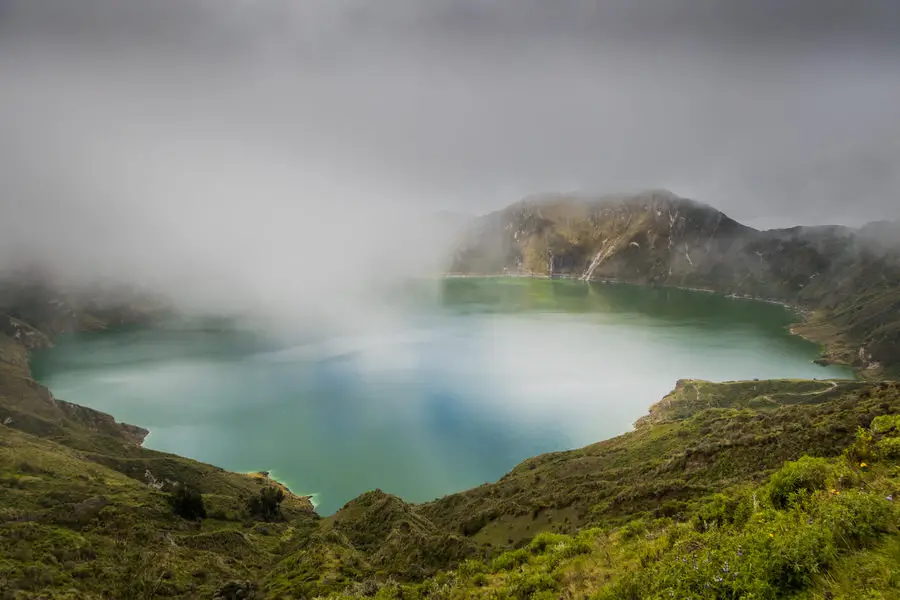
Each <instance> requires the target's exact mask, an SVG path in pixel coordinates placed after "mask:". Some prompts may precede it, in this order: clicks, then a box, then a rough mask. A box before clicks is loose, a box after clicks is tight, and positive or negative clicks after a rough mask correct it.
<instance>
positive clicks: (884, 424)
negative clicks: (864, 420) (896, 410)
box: [872, 415, 900, 435]
mask: <svg viewBox="0 0 900 600" xmlns="http://www.w3.org/2000/svg"><path fill="white" fill-rule="evenodd" d="M891 431H893V432H895V433H898V434H900V415H881V416H880V417H875V418H874V419H873V420H872V432H873V433H877V434H879V435H883V434H885V433H889V432H891Z"/></svg>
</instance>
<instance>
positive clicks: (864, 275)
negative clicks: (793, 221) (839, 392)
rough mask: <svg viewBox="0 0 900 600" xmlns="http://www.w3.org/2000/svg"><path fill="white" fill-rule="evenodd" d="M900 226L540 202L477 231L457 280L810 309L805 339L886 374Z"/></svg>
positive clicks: (621, 199)
mask: <svg viewBox="0 0 900 600" xmlns="http://www.w3.org/2000/svg"><path fill="white" fill-rule="evenodd" d="M894 231H900V227H898V226H897V224H896V223H877V224H871V225H869V226H867V227H864V228H862V229H860V230H854V229H851V228H847V227H841V226H833V227H794V228H790V229H776V230H769V231H758V230H756V229H753V228H751V227H747V226H744V225H742V224H740V223H738V222H736V221H734V220H733V219H731V218H729V217H728V216H727V215H725V214H723V213H721V212H719V211H718V210H716V209H714V208H712V207H710V206H707V205H705V204H700V203H698V202H694V201H692V200H687V199H684V198H679V197H678V196H676V195H674V194H672V193H670V192H665V191H653V192H646V193H642V194H636V195H623V196H604V197H599V198H584V197H575V196H567V195H556V196H549V195H548V196H537V197H531V198H528V199H526V200H523V201H522V202H519V203H516V204H513V205H512V206H509V207H507V208H505V209H503V210H501V211H498V212H496V213H492V214H489V215H486V216H484V217H482V218H481V219H479V220H477V221H476V222H475V223H473V224H472V225H471V226H470V228H469V229H468V231H467V232H466V233H465V234H464V235H463V236H462V239H461V241H460V243H459V244H458V245H457V247H456V249H455V252H454V255H453V259H452V261H451V265H450V269H449V270H450V271H451V272H453V273H462V274H519V275H541V276H566V277H575V278H579V279H583V280H585V281H597V280H614V281H620V282H630V283H637V284H643V285H664V286H679V287H688V288H703V289H710V290H715V291H719V292H722V293H726V294H737V295H742V296H751V297H758V298H765V299H774V300H779V301H783V302H786V303H790V304H794V305H798V306H800V307H803V308H805V309H808V310H810V311H814V314H813V315H811V319H810V322H809V323H808V325H807V326H806V327H804V328H799V329H798V330H799V331H800V332H802V333H804V334H805V335H807V336H809V337H811V338H813V339H816V340H817V341H820V342H823V343H827V344H828V345H829V357H830V358H831V359H833V360H840V361H842V362H846V363H849V364H852V365H854V366H857V367H860V368H862V369H864V370H867V371H868V372H869V373H870V374H877V373H880V372H881V371H882V369H883V368H887V369H888V371H891V372H893V371H896V370H897V368H898V367H900V239H898V238H895V237H894V236H893V232H894Z"/></svg>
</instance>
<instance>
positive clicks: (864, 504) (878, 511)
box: [816, 490, 896, 549]
mask: <svg viewBox="0 0 900 600" xmlns="http://www.w3.org/2000/svg"><path fill="white" fill-rule="evenodd" d="M816 516H817V517H819V518H820V519H821V520H822V523H823V525H824V526H825V527H826V528H827V529H829V530H830V531H831V532H832V534H833V535H834V539H835V542H836V543H837V544H839V545H841V546H843V547H846V548H850V549H855V548H860V547H863V546H867V545H870V544H871V543H872V542H874V541H876V540H877V539H878V537H879V536H880V535H881V534H883V533H887V532H889V531H895V530H896V527H895V524H894V515H893V511H892V507H891V504H890V502H888V501H887V500H885V499H884V498H881V497H880V496H876V495H874V494H867V493H863V492H859V491H856V490H848V491H846V492H844V493H842V494H839V495H835V496H833V497H831V498H828V499H827V500H825V501H823V502H821V503H819V504H818V505H817V511H816Z"/></svg>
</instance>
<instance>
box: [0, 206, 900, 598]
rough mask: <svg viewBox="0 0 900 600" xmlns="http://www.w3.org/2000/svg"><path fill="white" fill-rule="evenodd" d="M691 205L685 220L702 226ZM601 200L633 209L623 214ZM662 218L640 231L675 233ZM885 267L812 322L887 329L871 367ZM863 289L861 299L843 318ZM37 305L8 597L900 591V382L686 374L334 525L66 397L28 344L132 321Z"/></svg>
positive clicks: (5, 499) (6, 331) (14, 474)
mask: <svg viewBox="0 0 900 600" xmlns="http://www.w3.org/2000/svg"><path fill="white" fill-rule="evenodd" d="M689 208H690V210H688V211H687V213H685V214H687V220H688V222H691V223H701V224H708V223H707V221H706V220H705V219H707V218H708V216H709V215H708V213H707V212H706V210H705V209H703V208H702V207H698V206H697V205H691V206H690V207H689ZM698 211H699V212H698ZM654 214H655V213H654ZM662 214H664V213H663V212H660V215H662ZM666 214H667V213H666ZM606 216H607V217H610V216H611V218H613V221H615V219H619V221H621V222H627V223H629V225H628V227H629V228H630V227H632V225H634V226H635V227H637V226H638V225H636V224H635V223H637V222H636V221H634V220H629V218H628V211H625V212H621V213H615V211H613V213H610V214H608V215H606ZM559 218H561V217H560V215H556V216H554V213H553V211H550V210H547V211H544V213H543V214H542V215H534V214H530V215H529V216H528V219H530V220H528V223H529V227H532V226H533V227H538V228H539V227H545V226H546V224H542V223H543V221H541V219H545V220H549V221H550V222H552V223H558V222H561V221H559ZM585 218H586V219H588V221H589V222H591V223H594V224H595V225H596V227H597V228H599V227H600V225H599V224H598V223H599V221H597V215H596V214H587V216H586V217H585ZM667 218H668V216H667ZM554 219H556V220H554ZM591 219H594V220H593V221H591ZM616 222H618V221H616ZM644 224H646V222H644ZM704 226H705V225H704ZM718 226H719V227H722V228H724V230H730V231H731V232H732V233H733V234H735V235H737V234H742V233H746V228H742V227H741V226H739V225H738V224H735V223H733V222H728V221H721V222H720V223H718ZM626 229H627V228H626ZM700 229H701V231H702V230H703V229H702V228H700ZM627 230H628V231H632V230H631V229H627ZM592 231H600V229H596V230H590V231H589V230H586V229H584V230H583V229H581V226H580V225H578V223H577V222H575V221H572V222H570V223H569V224H568V225H567V229H566V230H564V231H562V232H560V236H561V237H560V236H550V235H549V234H548V236H547V237H546V238H545V239H546V240H547V241H548V245H546V246H541V245H535V248H536V249H537V253H536V254H535V255H534V256H535V257H536V258H534V260H538V258H540V259H541V260H543V256H544V253H545V252H547V253H551V254H552V255H553V257H554V258H553V259H552V263H553V268H554V269H557V268H559V269H562V270H565V269H574V268H575V265H577V264H580V263H578V262H577V260H576V254H567V253H566V252H565V248H564V244H566V243H569V244H589V243H593V242H591V240H594V241H596V240H595V239H594V238H593V237H591V235H593V233H592ZM634 231H635V232H638V230H637V229H635V230H634ZM640 231H643V230H640ZM679 231H681V230H679ZM826 233H827V232H826ZM826 233H822V232H819V233H817V234H816V235H820V234H821V236H822V237H818V238H816V239H817V240H818V241H819V242H822V243H823V244H825V242H829V240H831V238H829V237H828V235H830V234H827V235H826ZM588 234H591V235H588ZM651 234H652V235H651ZM635 235H636V234H635ZM641 235H644V234H643V233H642V234H641ZM655 235H656V234H654V230H649V231H648V232H647V235H646V236H644V237H642V238H641V240H640V242H639V245H640V246H641V247H642V248H643V247H644V244H646V245H648V246H650V247H657V248H661V247H663V246H665V245H666V244H667V240H666V238H664V237H654V236H655ZM679 235H680V234H679ZM705 235H708V232H707V234H705ZM779 235H780V236H781V237H778V239H779V240H780V241H779V243H780V244H781V246H779V248H781V250H779V251H784V252H788V251H794V250H791V249H792V248H793V249H796V247H800V248H801V249H803V248H806V250H804V252H806V251H810V249H809V247H808V246H804V244H808V242H809V239H810V238H808V237H805V238H803V239H801V240H799V241H798V240H797V239H795V238H794V237H792V234H787V233H782V234H779ZM804 240H805V241H804ZM632 241H634V240H632ZM832 241H833V240H832ZM817 243H818V242H817ZM829 243H830V242H829ZM616 244H617V245H616V248H617V250H616V251H617V252H620V251H626V252H629V253H631V254H629V255H628V256H629V257H632V258H634V257H639V255H637V254H634V252H636V250H628V249H627V248H635V246H633V245H632V244H631V242H630V241H629V240H628V239H623V240H618V241H617V242H616ZM623 244H624V245H623ZM798 244H799V246H797V245H798ZM826 245H827V244H826ZM712 246H715V244H712ZM623 249H624V250H623ZM721 249H722V248H720V250H721ZM863 255H865V253H863V254H861V255H854V256H855V257H858V256H863ZM578 256H580V255H578ZM585 256H590V253H586V254H585ZM611 256H612V255H611ZM632 258H628V260H627V261H625V260H624V259H622V260H621V261H619V262H616V263H615V264H616V265H618V266H617V267H616V268H621V269H625V267H626V266H627V267H628V268H631V267H633V266H635V265H639V264H640V263H639V262H628V261H631V260H632ZM578 260H581V259H580V258H579V259H578ZM635 260H637V258H635ZM691 260H693V261H695V265H696V264H704V263H703V262H702V261H703V260H704V259H703V257H702V256H701V255H694V256H693V258H692V259H691ZM716 260H718V259H716ZM810 260H812V259H810ZM816 260H818V259H816ZM848 260H851V263H852V265H855V266H852V268H857V267H859V264H857V262H853V261H856V260H857V258H852V259H848ZM623 261H624V262H623ZM548 262H550V259H548ZM800 262H801V263H803V264H804V265H806V266H804V267H803V268H804V269H805V268H807V267H809V266H810V265H816V264H818V263H816V262H815V261H812V262H803V261H800ZM654 264H655V263H654ZM706 264H707V266H708V267H709V269H710V270H708V271H705V272H704V273H706V275H705V276H711V275H710V273H714V272H716V271H715V261H713V262H711V263H706ZM873 264H875V263H873ZM623 265H624V266H623ZM710 265H711V266H710ZM548 266H549V265H548ZM682 266H683V265H682ZM794 266H796V265H794ZM819 266H821V265H819ZM654 268H655V267H654ZM848 268H849V267H848ZM871 268H872V269H876V268H877V267H875V266H873V267H871ZM621 272H622V273H626V274H627V272H628V271H627V269H625V270H623V271H621ZM872 272H873V271H871V270H870V271H866V270H860V271H859V273H860V275H859V278H857V279H853V278H849V279H848V282H849V283H848V282H842V283H840V285H837V286H833V287H832V288H829V289H832V290H834V294H832V295H831V296H829V300H828V302H831V304H830V305H829V307H828V308H827V309H824V308H823V309H822V310H823V311H826V312H823V313H822V314H829V315H837V317H835V319H836V320H835V321H833V322H830V321H827V319H826V320H825V321H821V322H818V323H820V325H814V326H822V327H824V326H826V325H827V326H828V327H834V328H835V330H834V331H836V332H837V333H834V336H835V338H834V339H835V340H838V342H835V343H840V344H845V345H846V348H848V349H852V348H853V347H854V344H856V343H857V339H862V338H857V337H856V336H862V337H863V338H865V339H866V340H870V341H871V344H872V345H870V346H866V348H863V351H862V354H863V355H864V356H863V357H862V358H861V359H860V360H863V359H864V360H863V362H866V363H869V362H871V360H873V359H872V357H870V356H869V354H870V353H871V354H872V356H875V357H877V358H878V360H881V359H882V358H881V357H883V356H890V355H891V352H894V351H895V350H896V347H897V344H896V342H897V341H898V340H897V339H896V338H895V337H892V336H894V333H893V331H894V330H893V329H892V328H893V327H894V320H893V319H895V317H894V316H891V312H890V311H891V310H895V309H896V307H897V305H896V304H894V303H893V300H891V296H890V294H891V293H892V292H891V290H893V289H896V288H895V287H891V286H893V285H894V280H893V279H891V278H892V277H893V271H890V270H889V269H888V270H884V271H883V272H884V274H885V275H884V279H883V281H882V282H881V283H877V282H876V283H872V282H873V281H875V280H874V279H871V278H868V279H867V277H868V276H867V275H866V273H869V274H871V273H872ZM875 272H877V271H875ZM682 275H683V276H684V279H683V280H682V281H681V282H682V283H687V282H696V281H699V280H695V279H691V278H690V277H692V276H690V277H689V276H688V275H684V273H682ZM788 275H789V274H788V273H783V272H782V273H781V274H779V275H778V277H779V278H784V281H788V280H789V277H788ZM722 277H724V275H723V276H722ZM860 278H861V279H860ZM800 279H802V278H800ZM647 281H649V282H655V280H652V279H648V280H647ZM790 281H793V280H792V279H791V280H790ZM798 281H799V280H798ZM807 281H808V280H807ZM645 282H646V281H645ZM885 282H886V283H885ZM869 284H871V285H869ZM779 285H780V284H779ZM791 285H793V284H791ZM797 285H799V284H797ZM815 285H818V284H815ZM854 286H855V289H857V290H859V293H860V295H859V297H860V298H861V299H862V300H861V301H860V303H851V304H852V306H854V307H855V308H854V309H853V310H854V311H855V312H853V315H852V316H846V319H847V320H846V321H840V319H842V318H844V317H841V316H840V315H842V314H844V313H843V312H842V311H844V310H849V309H847V307H848V306H851V304H847V297H848V294H849V292H848V291H847V290H849V289H851V288H854ZM807 287H814V285H813V284H809V285H808V286H807ZM760 289H768V288H760ZM805 289H806V288H804V290H805ZM0 292H3V293H8V290H5V289H0ZM803 293H806V292H805V291H804V292H803ZM17 298H18V297H17ZM20 300H21V299H18V300H17V301H16V303H15V306H14V308H15V311H9V310H8V311H7V314H0V599H2V600H7V599H14V600H32V599H33V600H37V599H39V598H40V599H42V600H43V599H49V600H75V599H78V600H81V599H87V600H101V599H103V600H107V599H115V600H129V599H154V598H185V599H187V598H217V599H237V598H256V599H260V598H266V599H271V600H279V599H280V600H288V599H312V598H332V599H335V600H337V599H351V598H352V599H357V598H380V599H382V600H386V599H404V600H410V599H426V598H427V599H433V600H449V599H454V598H459V599H464V598H485V599H493V600H506V599H523V600H524V599H531V598H534V599H538V600H541V599H544V600H549V599H558V598H571V599H576V598H585V599H587V598H590V599H593V600H607V599H613V598H615V599H626V600H627V599H651V600H655V599H663V598H690V599H707V598H709V599H738V598H742V599H754V600H765V599H775V598H797V599H804V600H807V599H808V600H813V599H826V598H828V599H832V600H836V599H846V600H851V599H857V598H869V599H900V530H898V525H900V509H898V507H897V504H896V503H895V498H900V496H898V494H900V385H898V383H896V382H891V381H797V380H781V381H743V382H727V383H710V382H705V381H697V380H682V381H679V382H678V383H677V385H676V387H675V389H674V390H673V391H672V392H671V393H670V394H668V395H667V396H666V397H665V398H663V399H662V400H660V402H658V403H657V404H656V405H654V406H653V407H651V408H650V411H649V414H648V415H647V416H646V417H644V418H642V419H640V420H639V421H638V422H637V423H636V424H635V428H634V431H631V432H629V433H626V434H624V435H621V436H618V437H616V438H613V439H610V440H605V441H602V442H598V443H596V444H592V445H589V446H586V447H584V448H581V449H578V450H573V451H569V452H555V453H550V454H545V455H541V456H536V457H534V458H531V459H528V460H526V461H524V462H523V463H521V464H520V465H518V466H517V467H516V468H515V469H513V470H512V471H511V472H510V473H509V474H507V475H506V476H504V477H503V478H501V479H500V480H499V481H497V482H496V483H492V484H485V485H482V486H480V487H478V488H475V489H472V490H468V491H465V492H461V493H458V494H453V495H450V496H447V497H445V498H441V499H439V500H436V501H434V502H430V503H427V504H423V505H412V504H408V503H406V502H404V501H402V500H401V499H399V498H396V497H394V496H391V495H389V494H385V493H383V492H381V491H379V490H375V491H372V492H368V493H366V494H363V495H362V496H360V497H358V498H356V499H354V500H352V501H350V502H348V503H347V504H346V505H345V506H344V507H343V508H342V509H341V510H340V511H338V512H337V513H336V514H335V515H333V516H331V517H328V518H324V519H322V518H319V516H318V515H316V514H315V512H314V511H313V509H312V505H311V503H310V502H309V499H308V498H305V497H298V496H295V495H294V494H291V493H290V492H289V491H288V490H286V489H285V488H283V486H279V485H277V484H276V483H275V482H272V481H270V480H269V479H268V478H267V477H266V476H265V474H256V475H241V474H237V473H229V472H227V471H224V470H222V469H219V468H217V467H213V466H210V465H205V464H202V463H199V462H196V461H192V460H188V459H185V458H182V457H178V456H174V455H170V454H165V453H161V452H155V451H152V450H147V449H145V448H142V447H141V446H140V443H141V441H142V440H143V437H144V435H146V431H145V430H142V429H141V428H139V427H135V426H131V425H125V424H121V423H117V422H116V421H115V420H114V419H113V418H112V417H111V416H109V415H106V414H103V413H100V412H97V411H94V410H91V409H88V408H85V407H80V406H76V405H73V404H69V403H66V402H63V401H59V400H56V399H55V398H53V397H52V395H51V394H50V393H49V392H48V390H46V389H45V388H43V387H42V386H40V385H39V384H37V383H36V382H35V381H34V380H33V379H32V378H31V375H30V372H29V369H28V361H27V357H28V354H27V353H28V351H29V350H30V349H33V348H39V347H42V346H44V345H46V344H49V343H50V336H51V335H52V334H54V333H56V332H59V331H63V330H66V329H67V328H72V327H76V328H82V327H90V328H95V327H103V326H105V325H108V324H110V323H121V322H128V321H129V320H131V319H133V318H136V315H133V314H131V315H123V314H119V313H116V312H115V311H114V310H112V309H103V310H95V311H83V312H78V311H75V312H73V311H68V310H67V311H66V312H65V318H63V317H62V316H60V315H59V314H57V312H54V311H56V310H57V309H56V308H52V307H56V306H57V304H54V303H52V302H50V301H47V302H44V301H41V302H38V303H37V304H36V305H35V304H29V303H28V302H25V301H20ZM51 300H53V301H54V302H55V299H54V298H51ZM873 303H875V304H873ZM3 305H4V304H3V298H2V295H0V306H3ZM876 305H877V308H878V310H874V309H872V307H873V306H876ZM870 309H872V310H870ZM895 312H896V310H895ZM816 318H818V317H816ZM829 318H831V317H829ZM815 323H817V321H813V324H815ZM822 323H824V324H825V325H821V324H822ZM835 323H837V324H835ZM32 324H34V326H32ZM811 326H813V325H811ZM848 332H850V333H848ZM848 336H849V337H848ZM866 343H867V344H868V343H870V342H866ZM877 344H883V346H878V345H877ZM832 348H833V350H834V348H835V346H833V347H832ZM877 348H882V350H877ZM876 350H877V352H876ZM848 351H849V350H848ZM857 362H859V361H857ZM886 364H887V363H886ZM623 401H627V399H623Z"/></svg>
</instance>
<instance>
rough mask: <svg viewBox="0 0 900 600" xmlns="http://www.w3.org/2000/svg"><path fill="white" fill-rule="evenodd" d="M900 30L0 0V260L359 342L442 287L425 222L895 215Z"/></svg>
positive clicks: (569, 9) (884, 23)
mask: <svg viewBox="0 0 900 600" xmlns="http://www.w3.org/2000/svg"><path fill="white" fill-rule="evenodd" d="M898 25H900V5H898V4H897V3H895V2H890V1H887V0H885V1H867V2H856V3H847V2H842V1H838V0H829V1H825V2H822V1H818V2H813V1H811V0H797V1H795V2H792V3H790V4H789V5H784V3H776V2H750V1H747V0H741V1H738V2H730V3H716V2H709V1H707V0H689V1H684V2H676V3H663V2H653V1H650V0H644V1H642V2H622V1H617V0H607V1H605V2H582V1H574V0H573V1H568V2H563V3H552V4H551V3H547V2H542V1H538V0H530V1H528V2H524V3H523V2H517V3H512V2H508V1H502V0H501V1H497V2H488V3H485V2H473V1H469V0H452V1H451V0H441V1H439V2H436V3H428V4H427V5H423V4H421V3H415V2H411V1H408V0H392V1H389V2H384V3H379V4H378V6H377V7H375V6H373V5H371V4H370V3H365V2H361V1H358V0H343V1H340V2H324V1H313V2H303V3H299V2H292V1H285V0H266V1H265V2H254V3H250V2H241V1H238V0H228V1H226V2H205V1H202V0H189V1H187V2H167V1H164V2H154V3H145V2H138V1H135V0H120V1H114V0H82V1H80V2H78V3H72V2H63V1H60V0H27V1H26V0H3V1H0V78H2V80H3V81H4V82H6V84H5V85H4V86H3V90H2V92H0V94H2V100H3V106H4V110H3V111H2V113H0V136H2V137H0V140H2V141H0V177H2V180H3V181H4V192H3V195H2V200H0V207H2V219H0V255H2V256H3V259H2V263H3V264H4V265H8V264H19V263H21V262H25V261H28V260H32V259H34V258H35V257H37V258H38V259H40V260H42V261H43V262H46V263H49V264H51V265H53V266H55V267H56V269H57V271H58V272H60V273H63V274H66V275H67V276H69V277H71V278H72V279H76V280H77V279H81V278H108V279H113V280H123V281H126V282H132V283H140V284H144V285H150V286H154V287H157V288H161V289H163V290H166V291H169V292H172V293H174V294H176V295H177V296H179V297H180V298H182V299H184V300H186V301H188V302H189V303H193V304H198V305H202V306H210V305H221V306H226V307H230V306H244V305H248V304H251V305H260V306H264V307H266V308H267V309H276V308H277V309H278V310H280V311H283V312H285V313H290V312H294V311H305V312H309V313H310V314H314V315H320V316H325V317H326V318H330V317H334V318H339V319H346V318H350V317H352V316H353V315H358V316H359V320H360V321H363V322H364V321H366V320H367V316H366V315H365V312H364V311H363V308H364V304H365V303H364V302H363V300H362V298H363V297H364V296H365V295H366V293H367V291H368V290H369V289H370V288H371V286H372V285H374V284H375V283H376V282H380V281H392V280H396V279H400V278H403V277H407V276H416V275H422V274H430V273H434V272H437V271H438V270H439V264H440V258H441V257H440V252H439V246H440V244H438V243H437V242H438V241H444V240H445V239H446V238H445V236H443V235H441V236H439V235H437V233H436V232H443V230H442V229H435V228H433V227H431V225H432V224H433V223H432V220H431V219H430V217H429V215H432V214H433V213H434V212H435V211H437V210H438V209H441V208H447V209H451V210H454V211H458V212H462V213H466V214H474V213H481V212H487V211H490V210H493V209H496V208H499V207H501V206H503V205H505V204H508V203H510V202H512V201H515V200H516V199H517V198H519V197H522V196H525V195H527V194H530V193H533V192H536V191H541V190H568V189H590V190H601V191H615V190H629V189H644V188H651V187H659V188H667V189H672V190H674V191H675V192H677V193H678V194H680V195H682V196H687V197H692V198H696V199H697V200H700V201H703V202H706V203H708V204H711V205H713V206H715V207H716V208H718V209H721V210H723V211H725V212H726V213H728V214H729V216H732V217H733V218H735V219H737V220H738V221H741V222H744V223H747V224H749V225H752V226H756V227H767V226H775V225H782V226H784V225H793V224H796V223H812V224H814V223H828V222H836V223H848V224H853V225H858V224H861V223H862V222H864V221H868V220H875V219H879V218H896V217H898V216H900V213H898V212H897V211H898V210H900V202H898V201H897V198H898V192H897V190H898V189H900V187H898V183H900V181H898V179H900V174H898V171H897V170H896V168H895V165H896V164H898V163H900V102H896V99H897V98H900V72H898V70H897V69H896V68H895V66H896V64H897V61H898V59H900V41H898V39H897V38H896V36H895V35H894V32H895V31H896V29H897V26H898ZM324 289H327V290H329V291H331V292H333V294H330V295H331V296H332V298H331V299H329V300H328V301H327V302H323V301H321V300H320V299H319V296H320V295H321V294H320V292H321V291H322V290H324ZM335 297H336V298H338V299H339V301H335V299H334V298H335Z"/></svg>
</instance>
